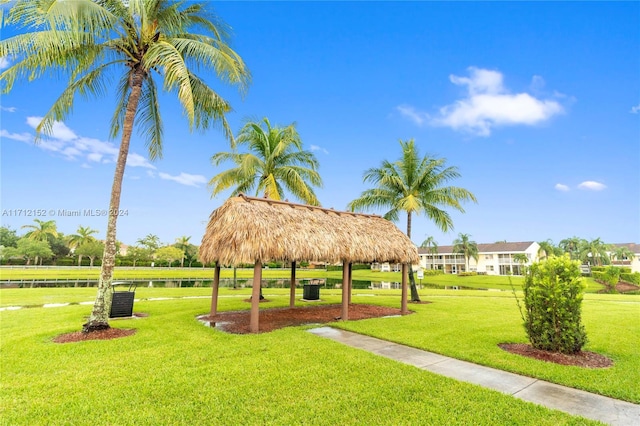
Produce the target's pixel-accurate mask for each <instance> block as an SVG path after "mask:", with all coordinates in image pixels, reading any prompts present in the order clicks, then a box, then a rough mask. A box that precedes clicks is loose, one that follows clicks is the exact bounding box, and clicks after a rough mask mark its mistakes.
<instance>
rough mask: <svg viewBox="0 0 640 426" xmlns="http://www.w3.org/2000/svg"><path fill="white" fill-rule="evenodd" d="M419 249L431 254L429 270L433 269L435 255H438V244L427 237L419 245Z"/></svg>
mask: <svg viewBox="0 0 640 426" xmlns="http://www.w3.org/2000/svg"><path fill="white" fill-rule="evenodd" d="M420 248H426V249H427V252H428V253H431V270H434V269H435V264H436V260H435V254H436V253H438V242H437V241H436V240H435V238H433V237H428V238H427V239H426V240H424V241H423V242H422V244H420Z"/></svg>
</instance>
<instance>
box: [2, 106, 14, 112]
mask: <svg viewBox="0 0 640 426" xmlns="http://www.w3.org/2000/svg"><path fill="white" fill-rule="evenodd" d="M0 109H1V110H2V111H7V112H16V111H17V110H18V108H16V107H3V106H0Z"/></svg>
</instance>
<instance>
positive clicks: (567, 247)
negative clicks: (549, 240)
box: [558, 237, 586, 260]
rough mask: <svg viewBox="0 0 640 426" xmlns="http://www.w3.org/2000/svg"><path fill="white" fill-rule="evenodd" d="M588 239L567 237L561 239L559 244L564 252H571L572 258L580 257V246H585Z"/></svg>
mask: <svg viewBox="0 0 640 426" xmlns="http://www.w3.org/2000/svg"><path fill="white" fill-rule="evenodd" d="M585 243H586V240H583V239H582V238H578V237H571V238H565V239H564V240H561V241H560V243H559V244H558V246H559V247H560V248H561V249H562V251H563V252H564V253H569V257H570V258H571V259H572V260H576V259H579V258H580V248H581V247H582V246H584V244H585Z"/></svg>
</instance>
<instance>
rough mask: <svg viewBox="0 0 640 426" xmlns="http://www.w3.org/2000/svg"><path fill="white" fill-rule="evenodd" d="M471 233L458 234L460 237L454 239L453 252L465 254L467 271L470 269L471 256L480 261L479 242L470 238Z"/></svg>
mask: <svg viewBox="0 0 640 426" xmlns="http://www.w3.org/2000/svg"><path fill="white" fill-rule="evenodd" d="M470 238H471V235H469V234H462V233H461V234H458V238H456V239H455V240H453V252H454V253H461V254H463V255H464V261H465V265H466V269H465V271H466V272H468V271H469V258H470V257H473V258H474V259H475V260H476V262H477V261H478V244H477V243H476V242H475V241H471V240H470Z"/></svg>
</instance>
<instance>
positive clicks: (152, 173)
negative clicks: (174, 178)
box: [147, 170, 156, 178]
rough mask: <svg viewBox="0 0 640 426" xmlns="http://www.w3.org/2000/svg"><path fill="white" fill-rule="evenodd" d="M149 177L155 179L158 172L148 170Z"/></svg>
mask: <svg viewBox="0 0 640 426" xmlns="http://www.w3.org/2000/svg"><path fill="white" fill-rule="evenodd" d="M147 176H149V177H150V178H155V177H156V172H154V171H153V170H147Z"/></svg>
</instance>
